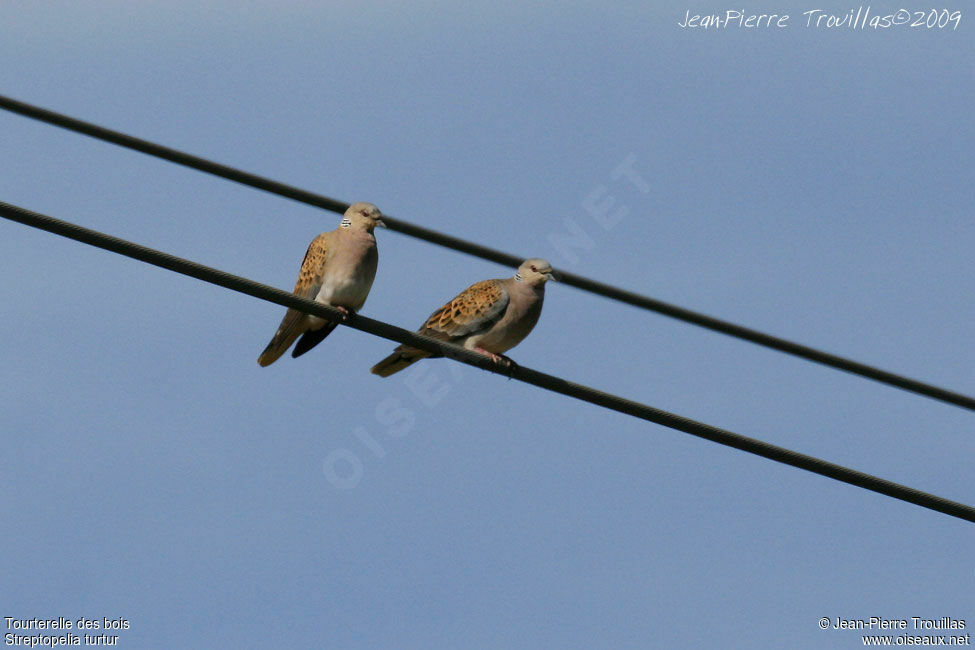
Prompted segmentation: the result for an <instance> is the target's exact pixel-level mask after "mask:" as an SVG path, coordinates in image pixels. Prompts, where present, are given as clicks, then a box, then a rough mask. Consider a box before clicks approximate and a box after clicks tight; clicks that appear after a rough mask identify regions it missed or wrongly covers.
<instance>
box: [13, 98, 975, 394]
mask: <svg viewBox="0 0 975 650" xmlns="http://www.w3.org/2000/svg"><path fill="white" fill-rule="evenodd" d="M0 108H2V109H5V110H8V111H10V112H12V113H17V114H19V115H23V116H25V117H29V118H32V119H35V120H39V121H42V122H46V123H48V124H52V125H54V126H60V127H62V128H65V129H69V130H71V131H75V132H76V133H81V134H84V135H87V136H90V137H93V138H97V139H99V140H104V141H106V142H111V143H113V144H117V145H119V146H121V147H126V148H128V149H134V150H136V151H141V152H142V153H145V154H148V155H150V156H156V157H157V158H163V159H165V160H169V161H171V162H174V163H176V164H178V165H183V166H186V167H192V168H193V169H197V170H199V171H202V172H206V173H208V174H213V175H215V176H220V177H222V178H225V179H227V180H231V181H234V182H237V183H241V184H243V185H248V186H250V187H254V188H257V189H260V190H264V191H266V192H270V193H272V194H277V195H278V196H284V197H287V198H289V199H294V200H295V201H299V202H301V203H306V204H308V205H314V206H317V207H319V208H324V209H326V210H331V211H333V212H339V213H342V212H345V210H346V209H347V208H348V207H349V204H348V203H345V202H343V201H339V200H337V199H332V198H329V197H327V196H323V195H321V194H315V193H314V192H309V191H307V190H303V189H301V188H298V187H294V186H292V185H286V184H284V183H279V182H277V181H274V180H271V179H269V178H264V177H263V176H257V175H256V174H251V173H249V172H245V171H241V170H239V169H235V168H233V167H228V166H227V165H221V164H220V163H216V162H212V161H210V160H206V159H204V158H200V157H198V156H194V155H191V154H188V153H184V152H182V151H178V150H176V149H170V148H169V147H164V146H162V145H158V144H155V143H153V142H149V141H148V140H142V139H140V138H136V137H133V136H131V135H126V134H125V133H120V132H118V131H112V130H111V129H106V128H104V127H101V126H98V125H96V124H91V123H89V122H83V121H81V120H78V119H75V118H73V117H69V116H67V115H62V114H60V113H55V112H54V111H49V110H47V109H44V108H40V107H38V106H34V105H32V104H27V103H25V102H21V101H17V100H15V99H11V98H9V97H4V96H2V95H0ZM383 220H384V221H385V223H386V225H387V226H388V227H389V228H390V230H395V231H397V232H400V233H403V234H404V235H409V236H411V237H416V238H418V239H423V240H426V241H428V242H431V243H433V244H437V245H439V246H445V247H447V248H452V249H454V250H456V251H460V252H462V253H468V254H470V255H475V256H477V257H481V258H483V259H486V260H491V261H493V262H498V263H499V264H504V265H506V266H515V267H517V266H518V265H519V264H521V262H522V261H523V260H524V259H525V258H524V257H519V256H517V255H512V254H510V253H505V252H502V251H499V250H496V249H493V248H489V247H487V246H482V245H480V244H475V243H474V242H470V241H466V240H464V239H459V238H457V237H452V236H450V235H446V234H444V233H440V232H437V231H435V230H430V229H429V228H424V227H422V226H418V225H416V224H412V223H409V222H406V221H401V220H400V219H395V218H393V217H389V216H386V215H384V217H383ZM558 274H559V277H560V279H561V281H562V282H563V283H564V284H568V285H570V286H573V287H576V288H578V289H582V290H583V291H589V292H591V293H595V294H598V295H601V296H605V297H607V298H611V299H613V300H617V301H620V302H624V303H627V304H630V305H633V306H635V307H640V308H642V309H647V310H649V311H654V312H657V313H658V314H663V315H664V316H669V317H671V318H676V319H678V320H682V321H684V322H685V323H691V324H692V325H697V326H699V327H703V328H706V329H709V330H713V331H715V332H721V333H722V334H727V335H728V336H733V337H735V338H739V339H743V340H745V341H751V342H752V343H755V344H757V345H761V346H764V347H767V348H772V349H773V350H779V351H780V352H785V353H786V354H791V355H793V356H797V357H801V358H803V359H807V360H809V361H813V362H815V363H820V364H822V365H825V366H829V367H831V368H836V369H839V370H844V371H846V372H849V373H852V374H854V375H859V376H861V377H866V378H867V379H873V380H874V381H878V382H880V383H883V384H887V385H889V386H895V387H897V388H901V389H903V390H907V391H911V392H913V393H918V394H920V395H924V396H926V397H930V398H932V399H936V400H940V401H942V402H947V403H948V404H954V405H955V406H960V407H962V408H966V409H969V410H972V411H975V397H970V396H968V395H964V394H962V393H957V392H954V391H951V390H947V389H945V388H940V387H938V386H934V385H932V384H928V383H925V382H922V381H918V380H916V379H911V378H910V377H905V376H903V375H897V374H894V373H892V372H887V371H886V370H881V369H879V368H875V367H873V366H868V365H866V364H863V363H860V362H858V361H853V360H852V359H847V358H845V357H841V356H837V355H835V354H830V353H828V352H823V351H821V350H817V349H815V348H811V347H809V346H806V345H801V344H799V343H793V342H792V341H788V340H786V339H782V338H779V337H777V336H772V335H770V334H765V333H763V332H759V331H757V330H753V329H750V328H748V327H744V326H742V325H736V324H734V323H731V322H728V321H724V320H721V319H718V318H713V317H711V316H707V315H705V314H701V313H698V312H695V311H691V310H690V309H685V308H683V307H678V306H677V305H672V304H670V303H666V302H663V301H661V300H656V299H654V298H650V297H648V296H643V295H640V294H638V293H634V292H632V291H626V290H625V289H620V288H618V287H614V286H611V285H608V284H605V283H602V282H597V281H596V280H591V279H589V278H586V277H584V276H581V275H576V274H575V273H570V272H568V271H558Z"/></svg>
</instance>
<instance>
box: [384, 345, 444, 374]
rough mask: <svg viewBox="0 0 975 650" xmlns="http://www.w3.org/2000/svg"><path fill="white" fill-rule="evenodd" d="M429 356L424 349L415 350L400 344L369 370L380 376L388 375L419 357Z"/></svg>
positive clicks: (412, 362) (414, 361)
mask: <svg viewBox="0 0 975 650" xmlns="http://www.w3.org/2000/svg"><path fill="white" fill-rule="evenodd" d="M429 356H430V353H429V352H425V351H424V350H417V349H416V348H408V347H405V346H402V345H401V346H399V347H398V348H396V349H395V350H394V351H393V353H392V354H391V355H389V356H388V357H386V358H385V359H383V360H382V361H380V362H379V363H377V364H376V365H374V366H373V367H372V370H370V371H369V372H371V373H372V374H374V375H379V376H380V377H389V376H390V375H392V374H394V373H397V372H399V371H400V370H402V369H403V368H405V367H407V366H409V365H412V364H414V363H416V362H417V361H419V360H420V359H425V358H426V357H429Z"/></svg>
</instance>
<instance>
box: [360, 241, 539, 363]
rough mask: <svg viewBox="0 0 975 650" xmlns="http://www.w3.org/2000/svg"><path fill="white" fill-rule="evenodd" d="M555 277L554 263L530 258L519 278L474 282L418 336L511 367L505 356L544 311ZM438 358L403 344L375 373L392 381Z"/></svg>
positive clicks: (429, 322)
mask: <svg viewBox="0 0 975 650" xmlns="http://www.w3.org/2000/svg"><path fill="white" fill-rule="evenodd" d="M554 279H555V277H554V273H553V271H552V265H551V264H549V263H548V262H546V261H545V260H542V259H530V260H525V261H524V262H523V263H522V264H521V266H519V267H518V272H517V273H515V275H514V277H511V278H506V279H503V280H484V281H482V282H478V283H476V284H472V285H471V286H469V287H468V288H467V289H465V290H464V291H462V292H461V293H460V294H458V296H457V297H456V298H454V299H453V300H451V301H450V302H448V303H447V304H446V305H444V306H443V307H441V308H440V309H438V310H437V311H435V312H433V313H432V314H431V315H430V318H428V319H427V321H426V322H425V323H424V324H423V325H422V326H421V327H420V329H418V330H417V332H418V333H419V334H423V335H424V336H429V337H431V338H435V339H440V340H441V341H447V342H450V343H453V344H455V345H460V346H462V347H464V348H466V349H468V350H473V351H475V352H480V353H481V354H484V355H486V356H488V357H490V358H491V359H492V360H493V361H494V362H495V363H503V364H506V365H508V366H511V365H512V364H513V362H512V361H511V359H508V358H507V357H505V356H503V353H504V352H507V351H508V350H510V349H511V348H513V347H515V346H516V345H518V344H519V343H521V341H522V340H523V339H524V338H525V337H526V336H528V333H529V332H531V331H532V328H534V327H535V323H537V322H538V317H539V316H540V315H541V313H542V301H543V300H544V299H545V283H546V282H547V281H548V280H554ZM436 356H439V355H435V354H433V353H430V352H427V351H425V350H418V349H417V348H412V347H410V346H408V345H406V344H403V345H400V346H399V347H397V348H396V350H394V351H393V353H392V354H391V355H389V356H388V357H386V358H385V359H383V360H382V361H380V362H379V363H377V364H376V365H375V366H373V367H372V371H371V372H372V373H373V374H374V375H379V376H380V377H389V376H390V375H392V374H393V373H396V372H399V371H400V370H402V369H403V368H406V367H407V366H409V365H410V364H412V363H415V362H417V361H419V360H420V359H424V358H427V357H431V358H432V357H436Z"/></svg>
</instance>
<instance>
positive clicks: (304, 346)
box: [291, 323, 338, 359]
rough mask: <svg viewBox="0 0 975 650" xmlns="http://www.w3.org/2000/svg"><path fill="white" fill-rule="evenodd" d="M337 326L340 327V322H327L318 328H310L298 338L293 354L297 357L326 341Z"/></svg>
mask: <svg viewBox="0 0 975 650" xmlns="http://www.w3.org/2000/svg"><path fill="white" fill-rule="evenodd" d="M336 327H338V323H325V324H324V325H322V326H321V327H319V328H318V329H317V330H308V331H307V332H305V333H304V334H302V335H301V338H300V339H298V343H296V344H295V349H294V350H292V351H291V356H292V357H294V358H296V359H297V358H298V357H300V356H301V355H303V354H304V353H305V352H308V351H309V350H311V349H312V348H313V347H315V346H316V345H318V344H319V343H321V342H322V341H324V340H325V337H326V336H328V335H329V334H331V333H332V330H334V329H335V328H336Z"/></svg>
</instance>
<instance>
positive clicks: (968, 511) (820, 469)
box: [0, 202, 975, 522]
mask: <svg viewBox="0 0 975 650" xmlns="http://www.w3.org/2000/svg"><path fill="white" fill-rule="evenodd" d="M0 216H2V217H4V218H6V219H10V220H11V221H16V222H18V223H22V224H25V225H28V226H32V227H34V228H39V229H41V230H46V231H48V232H51V233H54V234H57V235H61V236H64V237H68V238H69V239H74V240H76V241H80V242H83V243H85V244H90V245H92V246H96V247H98V248H103V249H105V250H108V251H112V252H114V253H118V254H120V255H125V256H127V257H131V258H133V259H137V260H140V261H142V262H146V263H149V264H153V265H155V266H159V267H162V268H164V269H168V270H170V271H174V272H176V273H181V274H183V275H188V276H190V277H194V278H197V279H198V280H203V281H204V282H209V283H211V284H215V285H218V286H221V287H224V288H227V289H232V290H233V291H238V292H240V293H245V294H247V295H250V296H254V297H255V298H260V299H261V300H267V301H269V302H274V303H277V304H279V305H282V306H284V307H292V308H294V309H298V310H301V311H303V312H305V313H308V314H314V315H315V316H320V317H322V318H326V319H331V320H340V319H341V318H342V314H341V312H339V311H338V310H337V309H334V308H332V307H329V306H327V305H323V304H321V303H318V302H314V301H311V300H305V299H303V298H299V297H298V296H296V295H294V294H292V293H288V292H286V291H282V290H280V289H276V288H274V287H271V286H268V285H265V284H260V283H258V282H254V281H253V280H248V279H247V278H243V277H240V276H237V275H233V274H231V273H227V272H226V271H221V270H219V269H215V268H212V267H209V266H204V265H203V264H198V263H197V262H193V261H190V260H186V259H183V258H180V257H176V256H174V255H170V254H168V253H164V252H161V251H157V250H154V249H151V248H147V247H145V246H142V245H139V244H135V243H133V242H129V241H126V240H124V239H119V238H118V237H113V236H111V235H107V234H104V233H101V232H97V231H95V230H90V229H88V228H85V227H83V226H79V225H76V224H73V223H69V222H67V221H61V220H60V219H55V218H54V217H49V216H47V215H43V214H39V213H37V212H32V211H30V210H26V209H24V208H21V207H18V206H15V205H10V204H8V203H3V202H0ZM342 324H344V325H347V326H348V327H352V328H354V329H357V330H361V331H363V332H368V333H369V334H373V335H375V336H381V337H383V338H386V339H390V340H392V341H396V342H398V343H406V344H408V345H411V346H413V347H417V348H420V349H423V350H427V351H429V352H433V353H436V354H441V355H443V356H446V357H449V358H451V359H455V360H457V361H460V362H462V363H466V364H468V365H472V366H476V367H478V368H481V369H482V370H488V371H490V372H494V373H498V374H503V375H508V376H510V377H511V378H513V379H517V380H519V381H522V382H525V383H528V384H532V385H534V386H538V387H539V388H542V389H545V390H549V391H553V392H556V393H561V394H563V395H567V396H569V397H573V398H575V399H579V400H582V401H585V402H589V403H590V404H595V405H597V406H602V407H604V408H607V409H611V410H614V411H618V412H620V413H626V414H627V415H632V416H633V417H637V418H640V419H643V420H647V421H649V422H654V423H656V424H661V425H663V426H666V427H670V428H672V429H677V430H679V431H683V432H685V433H689V434H691V435H694V436H697V437H699V438H704V439H705V440H711V441H712V442H717V443H718V444H722V445H725V446H728V447H734V448H735V449H739V450H741V451H745V452H748V453H750V454H755V455H758V456H763V457H765V458H768V459H771V460H774V461H777V462H779V463H784V464H786V465H791V466H792V467H798V468H800V469H804V470H807V471H809V472H813V473H816V474H821V475H823V476H826V477H829V478H832V479H835V480H837V481H842V482H844V483H849V484H850V485H856V486H858V487H862V488H864V489H866V490H870V491H872V492H878V493H880V494H885V495H887V496H889V497H893V498H895V499H900V500H901V501H907V502H908V503H913V504H915V505H919V506H921V507H923V508H928V509H930V510H935V511H937V512H941V513H944V514H947V515H951V516H952V517H958V518H959V519H965V520H967V521H971V522H975V507H972V506H969V505H965V504H963V503H958V502H956V501H951V500H949V499H945V498H943V497H939V496H936V495H933V494H929V493H927V492H922V491H920V490H917V489H914V488H911V487H908V486H905V485H901V484H899V483H894V482H892V481H888V480H886V479H882V478H879V477H877V476H873V475H871V474H866V473H864V472H860V471H857V470H854V469H850V468H848V467H844V466H842V465H837V464H835V463H831V462H829V461H825V460H822V459H819V458H815V457H813V456H807V455H806V454H801V453H799V452H796V451H792V450H790V449H785V448H783V447H778V446H776V445H772V444H770V443H767V442H764V441H762V440H757V439H755V438H749V437H747V436H743V435H741V434H738V433H734V432H731V431H728V430H726V429H720V428H718V427H714V426H711V425H709V424H704V423H702V422H697V421H695V420H691V419H689V418H685V417H682V416H680V415H675V414H673V413H668V412H667V411H662V410H660V409H656V408H653V407H651V406H647V405H646V404H641V403H640V402H635V401H633V400H629V399H626V398H623V397H619V396H617V395H612V394H610V393H605V392H603V391H600V390H596V389H594V388H590V387H589V386H584V385H582V384H577V383H574V382H571V381H567V380H565V379H561V378H559V377H555V376H552V375H548V374H545V373H543V372H539V371H537V370H532V369H531V368H527V367H525V366H515V367H513V368H510V369H502V368H500V367H499V366H497V365H495V364H494V363H493V362H491V361H490V360H489V359H488V358H487V357H485V356H483V355H481V354H478V353H475V352H471V351H469V350H465V349H463V348H460V347H458V346H456V345H452V344H449V343H444V342H443V341H439V340H436V339H432V338H429V337H426V336H421V335H419V334H416V333H415V332H411V331H409V330H405V329H403V328H401V327H397V326H395V325H390V324H388V323H384V322H382V321H377V320H373V319H371V318H367V317H365V316H362V315H353V316H350V317H349V318H348V319H347V320H345V321H344V322H342Z"/></svg>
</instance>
